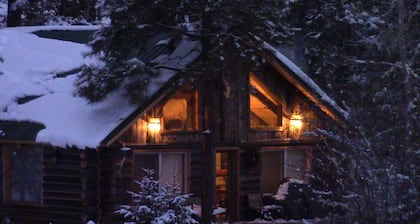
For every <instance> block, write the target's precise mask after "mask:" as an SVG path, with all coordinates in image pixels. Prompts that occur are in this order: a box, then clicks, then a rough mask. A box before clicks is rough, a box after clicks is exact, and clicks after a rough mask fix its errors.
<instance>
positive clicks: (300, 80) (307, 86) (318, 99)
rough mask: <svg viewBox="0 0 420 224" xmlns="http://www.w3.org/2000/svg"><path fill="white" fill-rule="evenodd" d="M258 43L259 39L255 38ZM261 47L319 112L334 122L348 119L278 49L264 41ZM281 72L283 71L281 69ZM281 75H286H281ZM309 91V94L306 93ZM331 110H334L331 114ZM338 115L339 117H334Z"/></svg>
mask: <svg viewBox="0 0 420 224" xmlns="http://www.w3.org/2000/svg"><path fill="white" fill-rule="evenodd" d="M255 38H256V39H257V40H258V41H261V39H260V38H258V37H255ZM262 47H263V48H264V49H266V50H268V51H269V52H271V54H272V55H273V56H274V57H275V59H276V61H277V62H280V63H281V64H282V67H285V68H286V69H288V70H289V71H290V73H291V74H288V75H291V76H288V77H285V78H286V79H287V80H288V81H289V82H291V83H292V84H293V85H295V87H296V88H298V89H299V90H301V91H302V92H303V93H304V94H305V95H306V96H307V97H308V98H309V99H310V100H311V101H313V102H314V103H315V104H316V105H317V106H318V107H320V109H321V110H323V111H324V112H325V113H327V114H328V115H329V116H331V117H332V118H334V119H336V120H342V119H344V120H347V119H348V117H349V113H348V111H346V110H345V109H343V108H342V107H340V106H339V105H338V104H337V103H336V102H335V101H334V100H333V99H332V98H331V97H330V96H329V95H328V94H327V93H325V91H324V90H322V89H321V88H320V87H319V86H318V84H316V83H315V82H314V80H313V79H311V78H310V77H309V76H308V75H307V74H306V73H305V72H303V71H302V70H301V69H300V68H299V67H298V66H296V64H294V63H293V62H292V61H291V60H289V59H288V58H287V57H286V56H284V55H283V54H282V53H281V52H280V51H279V50H278V49H276V48H274V47H273V46H272V45H270V44H268V43H267V42H265V41H262ZM282 70H283V69H282ZM283 75H286V74H284V73H283ZM308 91H309V92H308ZM327 107H328V108H327ZM331 109H332V110H334V111H333V112H331ZM336 115H339V116H340V117H339V118H338V117H336Z"/></svg>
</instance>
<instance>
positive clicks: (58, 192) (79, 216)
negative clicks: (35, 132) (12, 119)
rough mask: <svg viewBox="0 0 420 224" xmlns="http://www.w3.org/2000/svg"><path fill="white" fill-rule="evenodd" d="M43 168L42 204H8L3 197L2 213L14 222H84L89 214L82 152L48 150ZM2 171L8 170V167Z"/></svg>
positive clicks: (71, 223)
mask: <svg viewBox="0 0 420 224" xmlns="http://www.w3.org/2000/svg"><path fill="white" fill-rule="evenodd" d="M3 150H4V149H3V147H2V154H3ZM42 166H43V182H42V203H41V204H39V205H30V204H23V203H16V202H5V201H4V198H3V197H2V203H3V205H2V208H1V210H2V212H3V213H4V214H5V215H6V216H7V217H9V218H11V220H12V221H13V222H14V223H25V224H30V223H50V222H51V223H54V224H55V223H58V224H60V223H63V224H73V223H74V224H76V223H77V224H80V223H82V222H83V217H84V214H85V211H84V206H83V205H84V198H83V197H82V195H83V189H82V175H81V169H80V168H81V167H80V166H81V159H80V153H79V150H77V149H68V150H63V149H53V148H49V147H44V149H43V163H42ZM1 168H2V171H4V168H5V167H4V166H2V167H1ZM2 176H3V175H2ZM2 187H3V184H2Z"/></svg>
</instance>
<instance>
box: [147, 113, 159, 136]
mask: <svg viewBox="0 0 420 224" xmlns="http://www.w3.org/2000/svg"><path fill="white" fill-rule="evenodd" d="M147 127H148V129H149V131H150V132H151V133H158V132H159V131H160V119H159V118H156V117H151V118H149V123H148V125H147Z"/></svg>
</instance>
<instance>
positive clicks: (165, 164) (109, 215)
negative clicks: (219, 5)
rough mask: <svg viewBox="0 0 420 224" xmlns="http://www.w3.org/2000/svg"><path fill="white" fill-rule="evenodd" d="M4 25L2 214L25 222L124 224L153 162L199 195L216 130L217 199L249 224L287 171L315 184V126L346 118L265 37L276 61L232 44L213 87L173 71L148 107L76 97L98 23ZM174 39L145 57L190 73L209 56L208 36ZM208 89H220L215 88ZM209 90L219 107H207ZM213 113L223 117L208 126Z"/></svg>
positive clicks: (150, 94)
mask: <svg viewBox="0 0 420 224" xmlns="http://www.w3.org/2000/svg"><path fill="white" fill-rule="evenodd" d="M95 29H96V28H95ZM2 32H3V33H4V34H5V36H7V37H8V38H5V39H6V41H5V43H3V47H4V52H5V54H4V55H3V56H4V63H2V64H0V71H3V74H2V75H0V111H1V112H0V153H1V156H2V159H1V160H0V174H1V175H0V181H1V185H0V188H1V190H0V203H1V205H0V213H1V214H3V215H4V216H6V217H8V218H10V219H11V220H12V221H13V222H15V223H54V224H57V223H63V224H80V223H86V222H87V221H88V220H93V221H95V222H96V223H121V222H122V217H119V216H118V215H116V214H115V213H114V211H115V210H116V209H118V208H119V206H120V205H122V204H127V203H129V202H130V196H129V195H128V194H127V191H128V190H135V186H136V185H135V184H134V180H136V179H139V178H141V176H142V175H143V174H142V172H141V170H142V168H150V169H154V170H155V171H156V174H157V178H158V179H159V180H160V181H161V183H166V182H170V181H174V177H175V179H176V182H177V183H178V184H180V186H181V188H182V192H184V193H191V194H193V197H198V198H199V197H200V196H201V189H202V186H201V180H202V178H203V175H202V172H201V169H202V159H201V153H202V151H203V147H204V139H205V137H204V135H205V134H206V133H208V132H211V133H212V135H213V140H212V147H213V150H214V168H215V178H214V183H215V187H216V190H215V195H214V200H215V206H219V207H223V208H225V209H226V212H225V214H224V219H225V220H228V221H234V220H246V219H248V218H249V217H248V216H247V215H248V214H249V211H248V209H249V206H248V202H247V195H249V194H251V193H260V194H265V193H275V192H276V191H277V188H278V186H279V184H280V183H281V181H282V180H283V179H284V178H285V177H291V178H296V179H301V180H304V181H306V182H308V181H310V180H309V179H308V176H307V174H309V172H310V170H311V163H312V161H311V160H312V153H313V150H314V148H315V145H316V144H318V143H319V142H320V139H318V138H317V137H316V136H315V135H307V134H305V133H309V132H311V131H314V130H316V129H318V128H323V127H325V125H326V121H333V122H341V121H342V120H344V119H345V117H346V111H345V110H343V109H342V108H340V106H339V105H337V104H336V103H335V102H334V101H333V100H332V99H331V98H330V97H329V96H328V95H327V94H326V93H325V92H324V91H323V90H322V89H321V88H320V87H319V86H318V85H317V84H316V83H315V82H314V81H313V80H312V79H311V78H309V76H307V75H306V74H305V73H304V72H303V71H302V70H301V69H299V68H298V67H297V66H296V65H295V64H294V63H293V62H291V61H290V60H289V59H288V58H287V57H285V56H284V55H283V54H282V53H280V51H278V50H277V49H274V48H273V47H272V46H270V45H269V44H267V43H265V42H262V41H261V42H259V44H260V45H261V52H260V54H261V55H262V56H263V58H264V59H265V63H264V65H263V66H260V67H258V69H250V68H251V67H252V66H249V65H248V66H247V65H244V64H241V56H240V54H239V53H237V52H235V50H234V47H232V52H227V53H226V55H225V59H224V60H225V62H226V64H227V65H230V66H226V67H224V68H223V69H222V70H221V71H220V72H221V73H222V75H221V76H218V77H219V78H216V79H213V81H212V82H211V83H209V82H208V80H205V81H202V80H201V79H199V78H195V79H191V80H192V81H186V79H185V78H183V77H185V74H184V73H185V72H177V71H173V70H165V69H162V71H161V72H162V73H163V74H164V75H163V78H162V77H160V78H159V79H156V80H151V85H150V89H149V90H147V91H146V97H145V100H144V101H142V102H139V103H137V104H135V105H133V104H131V103H130V102H129V101H128V99H127V97H126V96H125V95H124V94H123V93H122V91H115V92H113V93H111V94H110V95H109V96H108V97H107V98H106V99H105V100H104V101H103V102H100V103H96V104H90V103H88V102H87V101H86V100H85V99H83V98H80V97H78V96H77V95H74V88H75V87H74V86H73V85H71V84H72V83H73V82H74V80H75V77H77V74H78V73H79V72H80V69H79V68H80V66H81V65H82V64H83V63H86V62H85V61H83V60H82V52H85V51H86V50H87V47H86V46H85V45H83V43H86V41H87V40H88V39H89V38H86V37H87V36H88V35H89V34H91V33H92V32H93V31H92V27H90V28H86V29H85V28H82V27H75V28H72V29H69V28H66V29H63V28H58V27H43V28H42V27H41V28H40V27H38V28H13V29H5V30H3V31H2ZM168 37H169V36H168V34H165V33H163V34H157V35H156V36H153V37H149V39H147V40H146V39H145V40H142V41H148V44H146V46H148V47H147V48H145V49H142V51H141V52H139V54H138V58H139V59H140V60H142V61H144V62H145V63H155V64H156V63H165V65H171V66H172V65H181V66H183V67H184V68H187V67H188V66H199V65H200V63H202V62H201V61H200V60H201V59H200V57H198V55H199V53H198V52H199V49H200V47H199V46H197V43H198V42H197V41H195V40H191V39H185V40H184V39H183V40H182V41H181V42H180V43H178V44H177V45H176V46H175V47H173V46H168V45H167V44H165V43H167V41H162V40H165V39H167V38H168ZM19 38H20V39H21V40H30V43H31V44H27V43H25V41H23V42H22V41H21V42H16V41H18V39H19ZM28 42H29V41H28ZM22 44H27V46H26V49H29V50H28V52H29V51H30V53H28V52H26V51H24V49H23V48H19V45H22ZM40 45H41V46H44V48H42V49H39V48H37V46H40ZM47 46H48V47H47ZM16 48H19V49H16ZM19 50H20V51H22V52H17V51H19ZM9 51H10V52H15V54H18V55H19V57H20V59H19V60H22V63H21V64H20V65H19V66H18V67H19V68H15V67H13V66H12V65H10V66H9V64H8V63H11V62H10V61H13V60H18V59H17V58H13V57H14V55H13V54H8V52H9ZM33 52H36V53H33ZM41 54H42V55H44V56H45V57H46V58H47V59H45V60H46V61H47V62H46V61H43V60H44V59H42V58H39V57H41V56H42V55H41ZM68 55H72V56H68ZM67 56H68V57H67ZM34 57H38V58H37V59H34ZM162 57H164V59H162ZM22 58H23V59H22ZM75 58H79V59H78V60H75ZM157 58H160V60H156V59H157ZM67 59H68V61H69V62H68V63H66V64H64V63H63V61H66V60H67ZM48 61H49V62H48ZM45 63H47V64H48V66H47V68H44V70H42V69H41V68H43V66H45ZM60 63H63V64H60ZM26 64H28V66H26ZM8 66H9V67H10V68H14V69H9V70H8V68H9V67H8ZM37 66H38V67H37ZM26 67H28V68H26ZM25 68H26V70H25ZM40 71H41V72H40ZM28 75H31V78H28ZM19 77H21V78H19ZM22 77H25V78H22ZM15 79H18V80H19V82H18V83H16V82H15ZM69 83H70V84H69ZM209 85H210V87H211V90H212V91H211V92H210V93H204V92H203V90H205V89H206V88H207V87H208V86H209ZM207 89H208V88H207ZM205 94H207V95H205ZM209 94H210V95H211V97H210V98H211V99H212V106H211V107H206V105H205V103H203V102H204V101H205V100H206V99H204V98H205V96H207V100H208V98H209ZM209 114H211V116H212V119H213V121H214V124H213V126H212V129H211V130H206V129H205V128H206V126H205V124H203V123H204V122H206V119H208V117H209ZM174 174H176V175H174Z"/></svg>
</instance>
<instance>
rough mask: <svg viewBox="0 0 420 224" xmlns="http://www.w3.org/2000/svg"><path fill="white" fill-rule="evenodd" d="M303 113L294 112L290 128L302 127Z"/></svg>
mask: <svg viewBox="0 0 420 224" xmlns="http://www.w3.org/2000/svg"><path fill="white" fill-rule="evenodd" d="M302 120H303V118H302V115H299V114H292V116H291V117H290V129H298V130H300V129H302V126H303V122H302Z"/></svg>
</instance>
